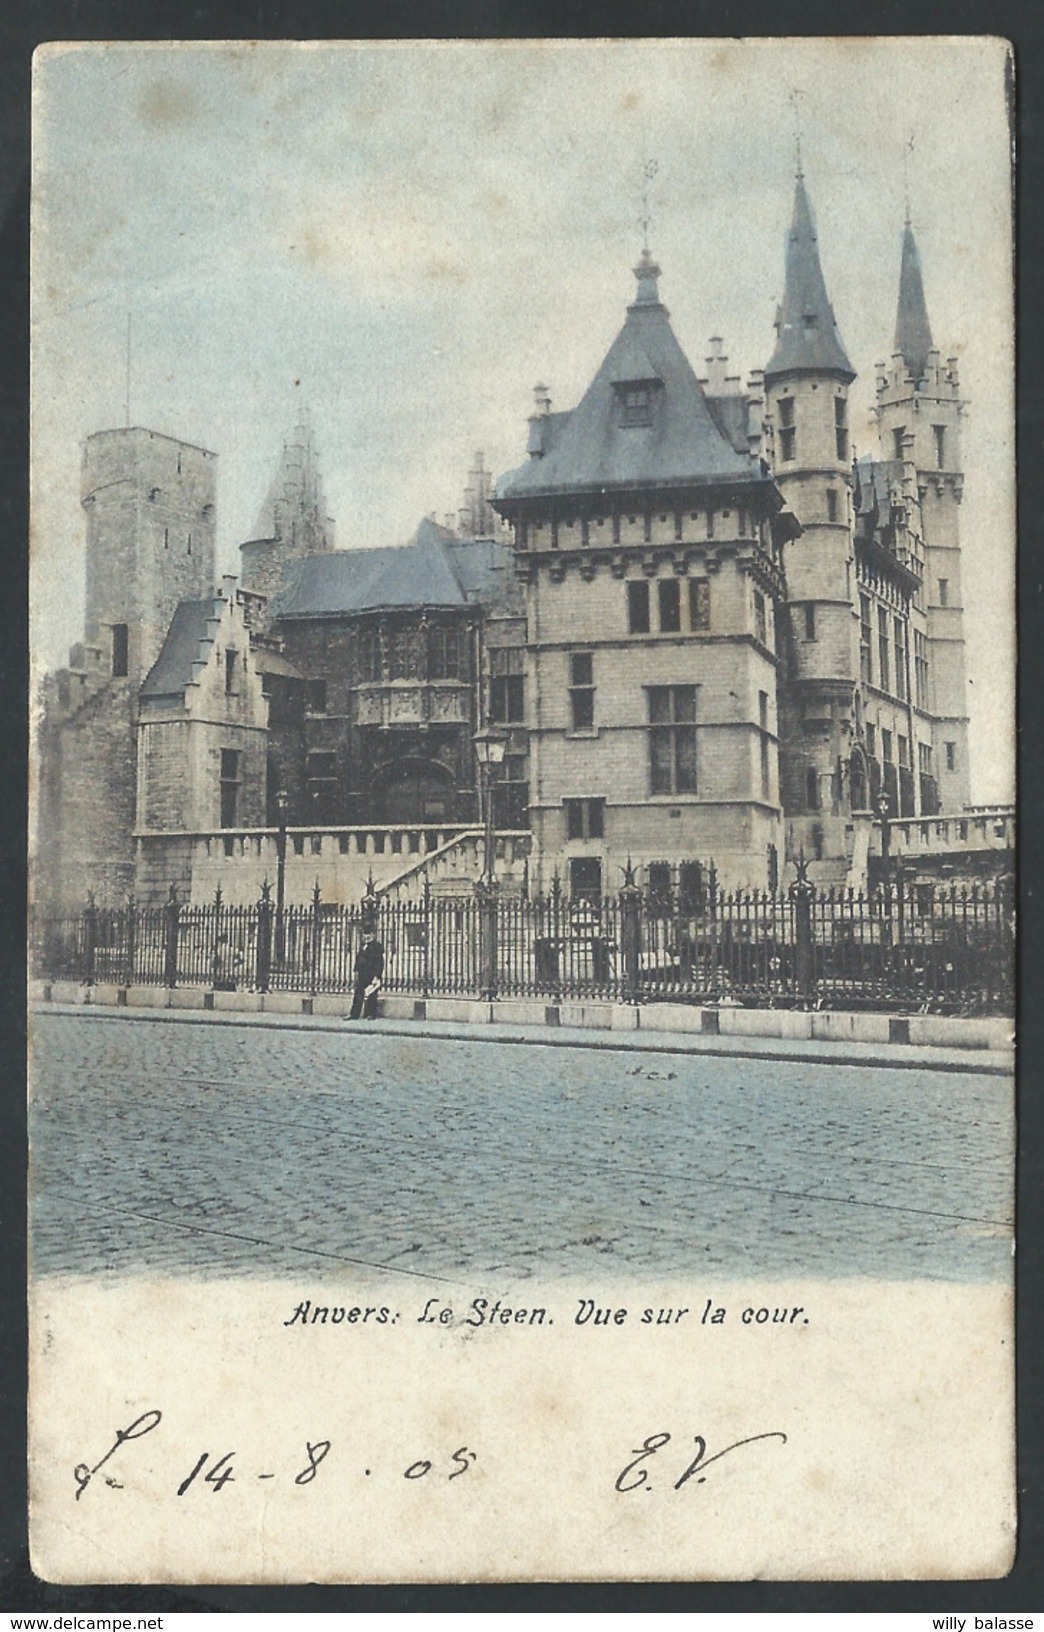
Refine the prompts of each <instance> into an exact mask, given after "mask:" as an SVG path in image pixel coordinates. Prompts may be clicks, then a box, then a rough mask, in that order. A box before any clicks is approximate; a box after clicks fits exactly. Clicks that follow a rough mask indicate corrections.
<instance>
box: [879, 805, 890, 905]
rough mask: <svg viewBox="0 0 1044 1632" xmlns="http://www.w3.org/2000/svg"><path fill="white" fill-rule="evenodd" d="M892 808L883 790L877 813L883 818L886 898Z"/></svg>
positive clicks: (882, 865) (883, 879) (882, 839)
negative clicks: (889, 819) (889, 822)
mask: <svg viewBox="0 0 1044 1632" xmlns="http://www.w3.org/2000/svg"><path fill="white" fill-rule="evenodd" d="M891 808H892V803H891V800H890V799H889V797H888V795H887V793H884V792H882V793H881V794H880V796H879V797H878V801H877V814H878V816H879V817H880V819H881V883H882V884H883V886H884V890H885V899H886V900H887V897H888V886H889V884H890V883H891V870H892V869H891V857H890V846H891V838H892V835H891V832H890V831H889V826H888V813H889V811H890V810H891Z"/></svg>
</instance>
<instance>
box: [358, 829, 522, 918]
mask: <svg viewBox="0 0 1044 1632" xmlns="http://www.w3.org/2000/svg"><path fill="white" fill-rule="evenodd" d="M531 844H532V840H531V837H530V835H529V834H528V833H525V832H511V833H498V834H497V835H496V838H495V843H494V856H493V872H494V877H495V878H496V881H497V884H498V885H499V887H500V891H501V894H502V895H504V896H506V897H512V896H513V897H518V896H521V895H523V894H525V892H526V890H527V888H528V882H529V854H530V848H531ZM485 850H486V845H485V837H484V835H483V833H482V832H481V830H480V829H469V830H467V831H466V832H463V833H457V834H455V835H454V836H453V837H452V838H451V839H448V840H447V841H446V843H445V844H442V845H439V846H438V847H437V848H436V849H435V850H431V851H429V852H428V853H427V854H426V855H424V856H419V857H418V858H417V860H416V861H415V862H414V863H413V864H412V865H411V866H409V867H407V868H406V869H405V870H404V871H403V872H401V873H400V874H399V875H398V876H397V877H396V878H393V879H389V880H388V881H387V882H386V883H383V884H378V885H377V886H376V890H375V894H376V895H377V896H378V898H380V899H383V900H387V901H419V900H421V899H422V897H423V895H424V891H425V888H427V889H428V890H429V891H430V893H431V896H432V897H433V898H437V897H443V898H445V897H453V896H470V895H471V894H472V893H473V892H474V889H475V885H476V883H477V882H478V880H479V879H480V878H481V877H482V875H483V872H484V871H485Z"/></svg>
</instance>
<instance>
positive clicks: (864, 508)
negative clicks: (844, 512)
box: [852, 459, 903, 517]
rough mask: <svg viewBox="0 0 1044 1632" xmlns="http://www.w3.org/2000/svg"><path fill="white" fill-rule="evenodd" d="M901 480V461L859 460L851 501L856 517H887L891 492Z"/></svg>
mask: <svg viewBox="0 0 1044 1632" xmlns="http://www.w3.org/2000/svg"><path fill="white" fill-rule="evenodd" d="M902 479H903V464H902V460H901V459H860V460H858V462H857V464H856V467H855V481H854V483H853V488H852V499H853V506H854V509H855V513H856V515H857V516H871V517H873V516H887V515H888V513H889V510H890V509H891V503H892V498H891V495H892V492H893V490H894V489H895V488H896V487H897V486H898V485H899V483H900V482H901V481H902Z"/></svg>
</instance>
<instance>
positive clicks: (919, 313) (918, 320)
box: [893, 221, 935, 380]
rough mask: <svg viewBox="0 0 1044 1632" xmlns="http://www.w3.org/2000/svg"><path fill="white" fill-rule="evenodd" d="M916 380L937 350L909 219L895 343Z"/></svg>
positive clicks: (919, 378)
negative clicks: (933, 340)
mask: <svg viewBox="0 0 1044 1632" xmlns="http://www.w3.org/2000/svg"><path fill="white" fill-rule="evenodd" d="M893 349H894V350H895V351H897V352H899V353H900V355H901V356H902V359H903V361H904V362H905V364H906V366H907V368H908V369H909V370H910V377H911V379H913V380H921V379H923V378H924V373H925V368H926V367H927V363H928V353H929V352H930V351H934V349H935V348H934V346H933V344H932V328H931V324H930V323H929V321H928V305H927V302H926V301H925V298H924V281H923V279H922V277H921V257H920V255H919V254H918V253H917V240H916V239H915V238H914V235H913V228H912V227H911V225H910V223H909V221H907V223H906V225H905V227H904V228H903V258H902V262H901V264H900V268H899V307H898V310H897V312H896V317H895V346H894V348H893Z"/></svg>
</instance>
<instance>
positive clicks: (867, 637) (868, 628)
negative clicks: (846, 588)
mask: <svg viewBox="0 0 1044 1632" xmlns="http://www.w3.org/2000/svg"><path fill="white" fill-rule="evenodd" d="M859 676H860V679H862V680H866V681H872V680H873V678H874V672H873V624H872V623H871V620H870V597H869V595H863V594H862V593H860V596H859Z"/></svg>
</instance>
